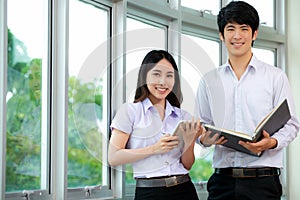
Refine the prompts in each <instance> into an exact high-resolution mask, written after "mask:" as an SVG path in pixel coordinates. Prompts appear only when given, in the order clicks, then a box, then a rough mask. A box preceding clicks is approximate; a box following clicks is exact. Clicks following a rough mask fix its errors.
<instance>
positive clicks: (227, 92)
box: [195, 56, 299, 168]
mask: <svg viewBox="0 0 300 200" xmlns="http://www.w3.org/2000/svg"><path fill="white" fill-rule="evenodd" d="M285 98H287V100H288V104H289V107H290V112H291V119H290V120H289V121H288V122H287V124H286V125H285V126H284V127H283V128H282V129H280V130H279V131H278V132H276V133H275V134H274V135H273V136H272V137H273V138H276V139H277V142H278V144H277V147H276V148H274V149H269V150H266V151H265V152H264V153H263V154H262V156H261V157H255V156H252V155H248V154H245V153H241V152H238V151H235V150H233V149H230V148H227V147H224V146H222V145H216V146H215V150H214V155H213V167H215V168H225V167H262V166H269V167H278V168H282V167H283V149H284V148H285V147H287V146H288V144H290V143H291V142H292V141H293V140H294V138H295V137H296V136H297V132H298V131H299V122H298V120H297V119H296V113H295V105H294V101H293V97H292V93H291V88H290V85H289V81H288V79H287V77H286V74H285V73H284V72H283V71H282V70H281V69H279V68H276V67H274V66H271V65H269V64H266V63H264V62H262V61H260V60H258V59H257V58H256V57H255V56H252V59H251V61H250V63H249V65H248V67H247V69H246V71H245V72H244V74H243V75H242V77H241V78H240V80H238V79H237V77H236V75H235V73H234V72H233V70H232V68H231V66H230V64H229V62H227V63H225V64H224V65H222V66H220V67H218V68H216V69H215V70H212V71H210V72H208V73H207V74H206V75H204V76H203V78H202V79H201V81H200V83H199V87H198V91H197V97H196V105H195V117H199V118H200V119H201V121H202V122H204V123H208V124H213V125H215V126H217V127H220V128H225V129H230V130H235V131H239V132H245V133H249V134H252V133H253V131H254V130H255V127H256V126H257V124H258V123H259V122H260V121H261V120H262V119H263V118H264V117H265V116H266V115H267V114H268V113H269V112H270V111H271V110H272V109H273V108H274V107H275V106H277V105H278V104H279V103H280V102H281V101H282V100H283V99H285Z"/></svg>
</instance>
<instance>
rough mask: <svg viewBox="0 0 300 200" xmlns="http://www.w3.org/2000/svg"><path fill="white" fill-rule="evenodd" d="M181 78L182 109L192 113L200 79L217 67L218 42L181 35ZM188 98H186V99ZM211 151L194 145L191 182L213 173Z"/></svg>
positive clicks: (218, 59) (203, 178)
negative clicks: (194, 157)
mask: <svg viewBox="0 0 300 200" xmlns="http://www.w3.org/2000/svg"><path fill="white" fill-rule="evenodd" d="M181 41H182V49H181V52H182V55H181V76H182V82H181V83H182V88H184V90H183V91H182V93H183V104H182V108H183V109H185V110H187V111H189V112H190V113H191V114H193V113H194V103H195V98H196V92H197V87H198V83H199V80H200V78H201V77H202V76H203V75H204V74H205V73H206V72H207V71H209V70H211V69H213V68H215V67H217V66H219V63H220V53H219V48H220V47H219V45H220V44H219V42H216V41H212V40H208V39H203V38H200V37H195V36H190V35H187V34H183V35H182V39H181ZM187 97H188V98H187ZM211 152H212V149H202V148H200V147H199V146H198V145H195V156H196V159H195V163H194V165H193V167H192V169H191V170H190V175H191V178H192V180H193V182H199V181H207V180H208V178H209V177H210V175H211V174H212V172H213V168H212V153H211Z"/></svg>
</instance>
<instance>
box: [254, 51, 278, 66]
mask: <svg viewBox="0 0 300 200" xmlns="http://www.w3.org/2000/svg"><path fill="white" fill-rule="evenodd" d="M252 51H253V54H254V55H255V56H256V57H257V58H258V59H260V60H263V61H264V62H266V63H268V64H270V65H273V66H276V60H275V51H272V50H267V49H260V48H255V47H253V48H252Z"/></svg>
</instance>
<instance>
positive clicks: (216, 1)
mask: <svg viewBox="0 0 300 200" xmlns="http://www.w3.org/2000/svg"><path fill="white" fill-rule="evenodd" d="M181 5H182V6H185V7H188V8H192V9H196V10H203V11H206V12H207V13H208V14H213V15H217V14H218V13H219V10H220V0H209V1H208V0H181Z"/></svg>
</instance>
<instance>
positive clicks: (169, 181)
mask: <svg viewBox="0 0 300 200" xmlns="http://www.w3.org/2000/svg"><path fill="white" fill-rule="evenodd" d="M165 182H166V186H167V187H172V186H174V185H177V184H178V181H177V178H176V176H172V177H169V178H165Z"/></svg>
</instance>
